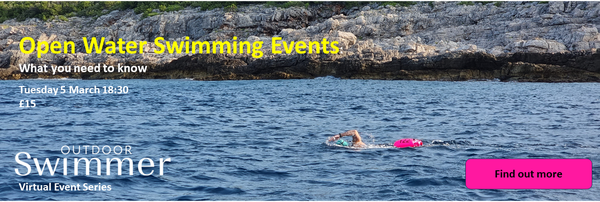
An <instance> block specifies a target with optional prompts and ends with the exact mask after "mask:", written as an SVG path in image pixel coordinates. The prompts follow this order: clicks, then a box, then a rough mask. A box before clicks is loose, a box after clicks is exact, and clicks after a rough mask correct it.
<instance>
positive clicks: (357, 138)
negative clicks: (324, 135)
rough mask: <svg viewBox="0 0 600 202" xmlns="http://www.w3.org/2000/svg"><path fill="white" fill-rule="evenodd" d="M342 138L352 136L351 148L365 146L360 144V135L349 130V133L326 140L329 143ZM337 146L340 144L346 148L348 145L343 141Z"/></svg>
mask: <svg viewBox="0 0 600 202" xmlns="http://www.w3.org/2000/svg"><path fill="white" fill-rule="evenodd" d="M344 136H352V146H353V147H366V146H367V145H366V144H365V143H363V142H362V138H361V137H360V135H359V134H358V131H356V130H349V131H346V132H343V133H340V134H337V135H334V136H332V137H330V138H329V140H327V141H329V142H331V141H335V140H339V139H340V138H342V137H344ZM344 143H345V144H344ZM337 144H340V145H343V146H348V143H346V142H345V141H343V140H342V141H340V142H339V143H337Z"/></svg>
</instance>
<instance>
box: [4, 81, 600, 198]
mask: <svg viewBox="0 0 600 202" xmlns="http://www.w3.org/2000/svg"><path fill="white" fill-rule="evenodd" d="M19 86H27V87H29V88H43V87H44V86H47V87H53V88H57V87H60V86H67V91H68V86H79V87H80V88H81V87H85V88H89V87H94V86H97V87H98V88H101V86H127V87H128V93H126V94H69V93H65V94H60V93H59V94H57V95H53V94H52V95H47V94H44V95H40V94H21V93H20V87H19ZM599 92H600V84H598V83H516V82H494V81H472V82H438V81H381V80H344V79H336V78H330V77H326V78H317V79H306V80H254V81H193V80H18V81H0V97H1V99H0V157H1V158H0V200H600V186H599V184H598V183H600V181H599V178H600V167H599V166H598V165H600V164H599V162H600V157H599V154H600V149H599V146H600V96H599ZM21 100H36V101H35V103H36V107H34V108H20V107H19V103H20V101H21ZM351 129H356V130H358V131H359V133H360V134H361V135H362V137H363V139H364V142H365V143H367V144H369V145H370V146H369V147H368V148H366V149H353V148H343V147H339V146H332V145H329V144H327V143H326V140H327V138H328V137H330V136H332V135H335V134H338V133H340V132H344V131H346V130H351ZM402 138H417V139H421V140H423V142H424V146H423V147H419V148H405V149H399V148H393V147H390V146H386V145H389V144H391V143H393V142H394V141H395V140H398V139H402ZM348 140H349V139H348ZM64 145H67V146H68V147H72V146H75V147H78V146H83V145H90V146H91V145H97V146H99V147H102V146H105V145H108V146H110V147H112V148H113V149H114V146H116V145H120V146H123V147H125V146H130V148H131V150H130V151H131V154H121V155H116V154H114V153H113V154H109V155H105V154H103V153H99V154H91V152H90V153H89V154H83V153H80V154H78V155H75V154H72V153H69V154H66V155H65V154H63V153H62V152H61V148H62V147H63V146H64ZM82 149H83V148H82ZM19 152H27V153H28V154H30V155H31V157H32V158H38V159H39V162H40V163H42V164H43V162H44V160H45V159H46V158H48V159H49V160H50V162H51V163H52V164H53V165H54V163H55V161H56V159H57V158H60V163H59V164H57V165H58V167H57V170H58V171H57V173H55V175H53V176H51V175H50V174H49V173H48V167H45V169H46V170H45V171H44V173H43V175H42V176H40V175H39V174H38V171H37V170H36V167H35V165H34V161H33V160H31V159H25V158H26V157H25V155H20V159H22V160H23V159H25V160H23V161H24V162H26V163H27V164H29V165H31V173H30V174H29V175H27V176H19V175H17V174H16V172H15V169H17V170H18V171H19V172H21V173H25V172H26V171H27V169H26V167H25V166H23V165H19V164H17V162H16V160H15V156H16V154H17V153H19ZM88 152H89V151H88ZM63 158H67V159H68V166H67V168H68V175H63V174H62V171H63V170H62V169H63V164H62V159H63ZM74 158H99V159H100V160H102V169H101V171H102V173H101V175H96V170H97V169H96V167H95V166H96V164H95V163H91V169H90V170H91V171H90V175H85V170H84V169H81V167H84V166H85V163H83V162H82V163H81V164H80V169H79V173H80V174H79V175H77V176H75V175H74V174H73V169H74V168H73V160H74ZM106 158H131V159H133V161H135V165H134V169H133V173H134V175H129V173H128V171H129V169H128V167H126V166H125V165H127V164H126V163H124V167H126V169H123V170H124V171H123V175H121V176H118V175H116V172H115V171H114V169H117V168H116V166H115V167H112V169H113V171H112V174H111V175H106V173H105V172H106V168H105V167H104V166H105V163H106V161H105V159H106ZM142 158H149V159H152V160H154V164H155V166H156V168H155V169H153V171H154V173H153V174H152V175H150V176H142V175H141V174H140V172H139V171H138V167H137V166H138V164H137V162H138V161H140V159H142ZM160 158H165V159H166V158H171V162H166V163H165V164H164V174H163V175H159V169H158V165H159V159H160ZM472 158H501V159H504V158H525V159H528V158H533V159H538V158H582V159H590V160H591V161H592V162H593V173H592V175H593V186H592V188H591V189H586V190H473V189H468V188H467V187H466V186H465V162H466V161H467V160H468V159H472ZM146 165H147V164H146ZM151 170H152V169H150V170H149V169H145V172H146V171H147V172H149V171H151ZM19 183H28V184H33V183H36V184H48V183H59V184H61V185H73V184H84V183H87V184H91V185H96V184H101V185H110V186H111V190H110V191H21V189H20V186H19Z"/></svg>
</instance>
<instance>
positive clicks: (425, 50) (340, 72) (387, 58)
mask: <svg viewBox="0 0 600 202" xmlns="http://www.w3.org/2000/svg"><path fill="white" fill-rule="evenodd" d="M598 15H600V2H549V3H540V2H502V4H501V5H495V4H485V5H484V4H482V3H475V4H474V5H461V4H460V3H459V2H420V3H417V4H416V5H412V6H409V7H397V8H396V7H393V6H389V5H388V6H378V5H376V4H371V5H368V6H363V7H360V8H359V7H354V8H345V7H342V6H341V5H340V4H336V3H335V2H334V3H323V4H318V5H311V6H309V7H307V8H304V7H291V8H286V9H283V8H272V7H266V6H265V5H251V6H244V7H240V8H239V9H238V10H237V11H225V10H223V9H214V10H210V11H201V10H199V9H191V8H188V9H184V10H181V11H176V12H165V13H161V14H160V15H156V16H152V17H148V18H142V16H141V14H135V13H134V12H133V11H131V10H125V11H113V12H111V13H110V14H107V15H104V16H101V17H99V18H97V19H94V18H79V17H73V18H69V20H68V21H52V22H42V21H40V20H37V19H28V20H26V21H23V22H16V21H14V20H10V21H6V22H4V23H3V24H2V30H1V31H0V79H26V78H56V77H70V78H81V79H133V78H140V79H179V78H193V79H196V80H237V79H303V78H315V77H322V76H335V77H340V78H347V79H400V80H444V81H464V80H493V79H499V80H501V81H524V82H600V52H598V48H600V34H599V33H598V27H600V18H598ZM25 36H30V37H33V38H34V39H36V40H58V41H64V40H72V41H76V43H77V47H76V49H77V51H78V53H76V54H56V55H55V54H46V55H43V56H42V57H41V58H37V56H36V55H35V54H30V55H25V54H23V53H21V52H20V51H19V41H20V39H21V38H22V37H25ZM158 36H162V37H164V38H165V39H170V40H182V39H183V38H184V37H186V36H189V37H190V38H192V40H205V41H215V40H231V38H232V37H233V36H237V37H238V38H240V39H243V40H248V41H257V40H262V41H264V42H265V44H264V45H263V52H264V53H265V56H263V57H262V58H258V59H257V58H253V57H252V56H251V55H249V54H214V55H213V54H210V55H207V54H195V55H192V54H154V53H145V54H143V55H138V54H135V55H130V54H124V55H118V54H117V55H107V54H85V53H83V49H84V48H83V44H82V42H81V37H106V38H107V40H117V39H118V38H122V39H123V40H145V41H149V42H152V41H153V39H154V38H155V37H158ZM273 36H279V37H282V38H283V40H286V41H300V40H302V41H309V40H319V39H322V38H328V39H329V40H337V41H339V42H340V45H341V50H342V51H341V52H340V53H339V54H335V55H326V54H316V55H306V54H295V53H294V54H279V55H273V54H271V53H270V47H271V46H270V40H271V37H273ZM78 40H79V42H78ZM154 48H156V46H154V45H153V44H151V43H150V44H149V46H148V47H147V48H146V49H147V50H145V52H152V50H153V49H154ZM98 63H102V64H109V65H116V64H118V63H121V64H127V65H146V66H148V67H149V71H148V72H146V73H110V74H104V73H81V74H58V75H51V74H43V73H40V74H35V73H21V72H20V70H19V67H18V66H19V64H38V65H43V64H48V65H51V64H52V65H96V64H98Z"/></svg>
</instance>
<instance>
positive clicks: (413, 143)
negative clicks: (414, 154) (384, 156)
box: [394, 138, 423, 148]
mask: <svg viewBox="0 0 600 202" xmlns="http://www.w3.org/2000/svg"><path fill="white" fill-rule="evenodd" d="M394 146H395V147H398V148H405V147H420V146H423V141H421V140H417V139H412V138H406V139H400V140H398V141H396V142H394Z"/></svg>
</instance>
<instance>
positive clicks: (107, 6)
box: [0, 1, 416, 23]
mask: <svg viewBox="0 0 600 202" xmlns="http://www.w3.org/2000/svg"><path fill="white" fill-rule="evenodd" d="M322 3H327V2H303V1H288V2H285V1H263V2H258V1H257V2H250V1H227V2H222V1H69V2H61V1H3V2H0V23H1V22H4V21H6V20H9V19H16V20H18V21H23V20H25V19H27V18H38V19H40V20H44V21H47V20H53V19H60V20H67V18H68V17H73V16H83V17H97V16H101V15H104V14H107V13H109V12H111V11H114V10H126V9H133V10H134V11H135V13H137V14H140V13H142V14H143V17H151V16H154V15H158V13H157V12H156V11H159V12H169V11H178V10H181V9H184V8H186V7H191V8H198V7H200V8H201V9H202V10H212V9H215V8H223V9H225V10H226V11H228V12H235V11H237V8H238V7H239V6H241V5H249V4H265V5H267V6H272V7H280V8H289V7H294V6H295V7H308V6H310V5H311V4H322ZM328 3H332V4H340V5H343V6H344V7H346V8H352V7H357V6H365V5H368V4H378V5H382V6H386V5H391V6H411V5H414V4H416V2H414V1H381V2H372V1H348V2H328Z"/></svg>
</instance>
